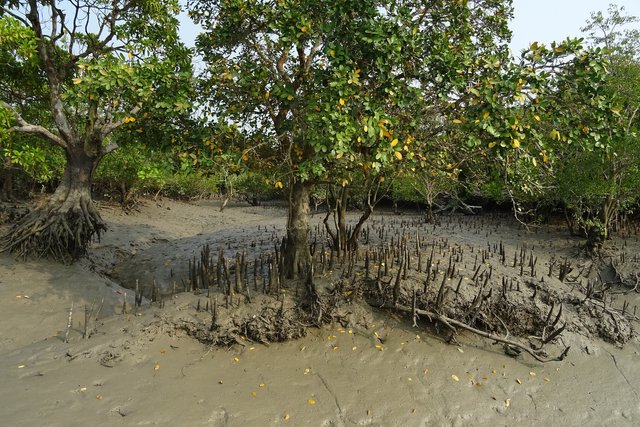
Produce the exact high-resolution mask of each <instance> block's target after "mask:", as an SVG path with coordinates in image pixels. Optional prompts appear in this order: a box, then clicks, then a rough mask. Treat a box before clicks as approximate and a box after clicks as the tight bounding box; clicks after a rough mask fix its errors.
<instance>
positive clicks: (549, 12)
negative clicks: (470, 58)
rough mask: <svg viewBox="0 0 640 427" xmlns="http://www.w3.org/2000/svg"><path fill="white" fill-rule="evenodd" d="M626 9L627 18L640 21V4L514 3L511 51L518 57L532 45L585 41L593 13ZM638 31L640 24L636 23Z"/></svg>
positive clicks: (624, 0) (592, 0)
mask: <svg viewBox="0 0 640 427" xmlns="http://www.w3.org/2000/svg"><path fill="white" fill-rule="evenodd" d="M610 3H614V4H617V5H618V6H624V7H625V9H626V15H632V16H638V17H640V0H617V1H615V0H514V1H513V6H514V9H515V18H514V20H513V21H512V23H511V30H512V31H513V39H512V41H511V49H512V50H513V53H514V54H515V55H516V56H517V55H518V53H519V52H520V51H521V50H522V49H524V48H526V47H528V46H529V45H530V44H531V43H532V42H534V41H537V42H539V43H545V44H549V43H551V42H552V41H562V40H565V39H566V38H567V37H569V36H571V37H581V36H583V34H582V33H581V31H580V27H584V26H585V23H586V21H587V19H589V17H590V16H591V12H597V11H602V12H603V13H605V16H606V11H607V9H608V8H609V4H610ZM635 25H636V28H640V24H638V23H636V24H635Z"/></svg>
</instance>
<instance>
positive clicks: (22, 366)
mask: <svg viewBox="0 0 640 427" xmlns="http://www.w3.org/2000/svg"><path fill="white" fill-rule="evenodd" d="M25 366H27V365H18V369H22V368H24V367H25Z"/></svg>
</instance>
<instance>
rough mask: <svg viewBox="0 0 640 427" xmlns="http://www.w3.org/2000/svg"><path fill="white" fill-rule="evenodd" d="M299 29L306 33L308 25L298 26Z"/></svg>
mask: <svg viewBox="0 0 640 427" xmlns="http://www.w3.org/2000/svg"><path fill="white" fill-rule="evenodd" d="M300 31H302V32H303V33H306V32H307V31H309V27H307V26H306V25H305V26H304V27H302V28H300Z"/></svg>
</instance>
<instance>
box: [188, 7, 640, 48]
mask: <svg viewBox="0 0 640 427" xmlns="http://www.w3.org/2000/svg"><path fill="white" fill-rule="evenodd" d="M610 3H615V4H617V5H619V6H624V7H625V9H626V12H627V15H633V16H638V17H640V0H514V1H513V5H514V8H515V17H514V19H513V21H512V22H511V30H512V31H513V40H512V42H511V49H512V51H513V53H514V54H515V55H517V54H518V53H519V52H520V51H521V50H522V49H524V48H526V47H528V46H529V45H530V44H531V43H532V42H534V41H537V42H539V43H545V44H549V43H551V42H552V41H562V40H564V39H566V38H567V37H569V36H571V37H580V36H581V35H582V34H581V31H580V27H584V25H585V23H586V21H587V19H589V16H590V15H591V12H596V11H603V12H606V10H607V9H608V7H609V4H610ZM180 20H181V22H182V30H181V33H182V37H183V40H184V41H185V42H186V43H187V45H188V46H193V45H194V40H195V37H196V35H197V32H198V29H197V28H196V27H195V25H194V24H193V23H191V20H190V19H189V18H188V17H187V16H186V14H184V13H183V14H182V16H181V17H180ZM637 25H638V28H640V23H639V24H637Z"/></svg>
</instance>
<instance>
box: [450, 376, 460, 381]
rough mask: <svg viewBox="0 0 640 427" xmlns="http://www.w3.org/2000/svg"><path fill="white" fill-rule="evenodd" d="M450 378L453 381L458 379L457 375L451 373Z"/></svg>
mask: <svg viewBox="0 0 640 427" xmlns="http://www.w3.org/2000/svg"><path fill="white" fill-rule="evenodd" d="M451 379H452V380H454V381H460V378H458V376H457V375H451Z"/></svg>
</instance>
